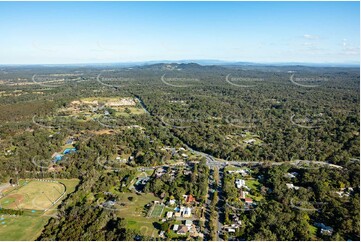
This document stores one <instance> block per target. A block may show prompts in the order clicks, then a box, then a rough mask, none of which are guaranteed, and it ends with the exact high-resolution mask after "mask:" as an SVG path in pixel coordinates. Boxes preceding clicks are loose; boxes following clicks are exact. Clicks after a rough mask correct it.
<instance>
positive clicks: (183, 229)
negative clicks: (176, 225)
mask: <svg viewBox="0 0 361 242" xmlns="http://www.w3.org/2000/svg"><path fill="white" fill-rule="evenodd" d="M187 232H188V228H187V226H185V225H181V227H180V229H179V230H178V231H177V234H179V235H186V234H187Z"/></svg>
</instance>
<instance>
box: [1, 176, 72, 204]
mask: <svg viewBox="0 0 361 242" xmlns="http://www.w3.org/2000/svg"><path fill="white" fill-rule="evenodd" d="M64 192H65V186H64V185H63V184H61V183H57V182H44V181H37V180H33V181H29V182H28V183H25V185H24V186H21V187H20V188H19V189H15V190H13V191H11V192H9V193H8V194H6V196H5V197H3V198H1V199H0V206H1V207H3V208H10V209H35V210H45V209H47V208H49V207H51V206H52V205H53V203H54V202H55V201H56V200H57V199H58V198H59V197H60V196H61V195H62V194H63V193H64Z"/></svg>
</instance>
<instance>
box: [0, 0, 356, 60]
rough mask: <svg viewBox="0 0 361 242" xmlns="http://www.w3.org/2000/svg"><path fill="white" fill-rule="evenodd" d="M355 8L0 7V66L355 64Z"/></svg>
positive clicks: (89, 4) (262, 5) (255, 5)
mask: <svg viewBox="0 0 361 242" xmlns="http://www.w3.org/2000/svg"><path fill="white" fill-rule="evenodd" d="M359 20H360V6H359V2H153V3H152V2H131V3H130V2H0V64H39V63H41V64H45V63H48V64H63V63H100V62H106V63H108V62H127V61H148V60H181V59H218V60H228V61H251V62H314V63H355V62H356V63H358V62H359V58H360V57H359V56H360V38H359V36H360V22H359Z"/></svg>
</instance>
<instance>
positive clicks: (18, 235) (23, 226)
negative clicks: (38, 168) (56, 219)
mask: <svg viewBox="0 0 361 242" xmlns="http://www.w3.org/2000/svg"><path fill="white" fill-rule="evenodd" d="M58 181H59V182H61V183H63V184H64V185H65V186H66V194H70V193H72V192H74V190H75V187H76V185H77V184H78V183H79V180H78V179H60V180H58ZM19 183H20V184H23V183H26V182H25V181H24V180H20V181H19ZM27 183H28V184H27V185H25V186H24V187H21V188H20V189H18V190H11V191H10V192H8V193H6V196H5V197H3V198H2V199H0V204H2V203H3V202H5V201H7V200H8V201H9V202H8V203H6V204H7V205H8V206H10V204H11V201H13V202H14V201H15V198H12V197H14V196H11V195H13V194H19V195H24V194H25V193H26V192H28V193H30V194H34V195H32V196H33V197H34V196H35V197H36V195H37V194H39V193H40V194H43V193H42V192H41V191H44V192H46V193H45V194H47V195H49V194H50V196H51V193H52V190H55V188H54V187H53V185H55V184H58V183H51V182H49V183H48V182H40V181H36V180H32V181H29V182H27ZM39 183H40V184H39ZM29 185H30V186H29ZM59 185H60V184H59ZM62 189H63V190H64V186H63V188H62ZM59 191H62V190H59ZM55 194H56V193H55ZM58 194H59V193H58ZM8 195H10V198H9V197H8ZM43 195H44V194H43ZM59 196H60V194H59V195H54V197H59ZM24 197H26V196H24ZM64 198H65V196H63V197H62V198H61V199H60V201H61V200H62V199H64ZM45 199H46V197H45ZM45 199H43V200H44V201H45ZM60 201H59V202H60ZM59 202H58V203H57V204H55V206H54V207H52V209H50V210H48V211H47V212H45V213H44V212H43V211H41V210H35V209H40V208H39V207H40V206H42V205H40V204H42V203H44V202H42V199H41V197H39V198H36V199H34V204H35V206H34V207H35V209H34V208H32V209H31V210H27V211H26V212H25V213H24V215H21V216H13V215H6V214H4V215H0V241H1V240H36V239H37V238H38V236H39V235H40V233H41V231H42V230H43V228H44V226H45V225H46V223H47V222H48V220H49V218H50V217H51V216H54V215H55V214H56V213H57V210H56V207H57V205H58V204H59ZM20 204H21V203H20ZM22 204H23V206H25V205H26V204H29V203H28V202H26V201H24V202H23V203H22ZM30 204H31V206H33V205H32V203H30ZM44 204H45V205H47V204H46V203H44ZM48 204H51V203H50V201H49V203H48ZM26 206H27V205H26ZM15 207H16V205H15ZM9 208H10V207H9Z"/></svg>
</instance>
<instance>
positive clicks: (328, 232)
mask: <svg viewBox="0 0 361 242" xmlns="http://www.w3.org/2000/svg"><path fill="white" fill-rule="evenodd" d="M315 226H316V227H317V228H320V229H321V234H323V235H329V236H331V235H332V233H333V228H332V227H330V226H327V225H325V224H323V223H315Z"/></svg>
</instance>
